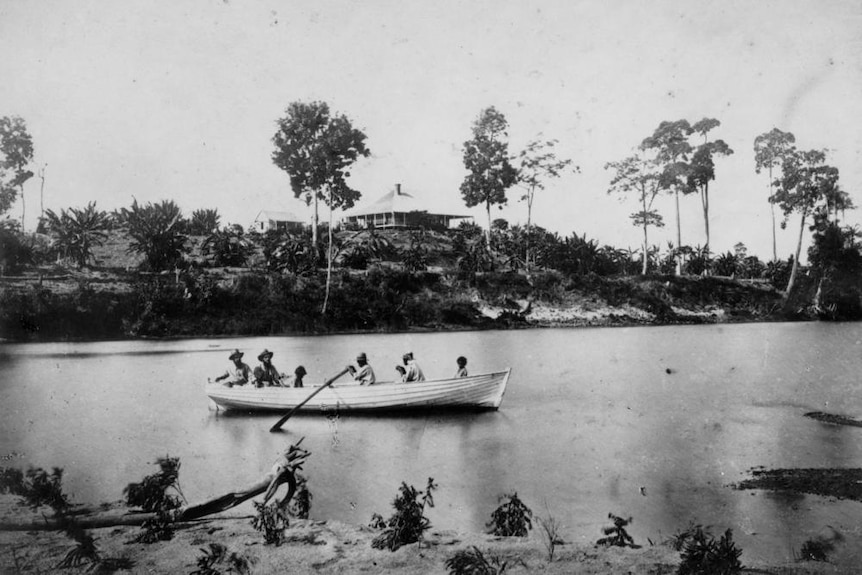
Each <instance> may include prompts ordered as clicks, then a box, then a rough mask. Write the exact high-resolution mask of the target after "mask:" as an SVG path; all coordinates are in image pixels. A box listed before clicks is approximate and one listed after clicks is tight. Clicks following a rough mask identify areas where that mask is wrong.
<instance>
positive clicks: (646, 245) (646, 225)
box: [641, 185, 649, 275]
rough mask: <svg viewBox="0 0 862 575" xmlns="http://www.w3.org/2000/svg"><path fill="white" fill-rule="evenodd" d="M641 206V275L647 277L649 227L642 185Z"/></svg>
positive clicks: (644, 192) (644, 191)
mask: <svg viewBox="0 0 862 575" xmlns="http://www.w3.org/2000/svg"><path fill="white" fill-rule="evenodd" d="M641 206H642V208H643V214H644V216H643V217H644V253H643V256H644V258H643V267H642V268H641V275H647V271H649V269H648V262H647V258H648V256H647V250H648V249H649V242H648V241H647V227H648V226H649V224H648V223H647V203H646V190H645V189H644V186H643V185H641Z"/></svg>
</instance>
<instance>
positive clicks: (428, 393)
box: [205, 368, 511, 412]
mask: <svg viewBox="0 0 862 575" xmlns="http://www.w3.org/2000/svg"><path fill="white" fill-rule="evenodd" d="M510 372H511V368H509V369H506V370H505V371H498V372H494V373H483V374H479V375H471V376H468V377H461V378H457V379H435V380H427V381H419V382H410V383H400V382H397V383H394V382H385V383H377V384H375V385H358V384H356V383H353V382H350V383H342V384H335V385H331V386H329V387H327V388H326V389H322V390H320V391H319V392H318V393H317V394H316V395H315V396H314V398H313V399H312V400H311V401H309V402H308V403H306V404H305V405H303V406H302V411H316V412H324V411H333V410H340V411H399V410H410V409H477V410H478V409H498V408H499V407H500V403H501V402H502V401H503V394H504V393H505V392H506V384H507V383H508V382H509V373H510ZM316 389H317V388H316V387H313V386H312V387H262V388H258V387H254V386H251V385H242V386H234V387H226V386H224V385H221V384H219V383H211V384H208V385H207V386H206V388H205V390H206V394H207V396H208V397H209V398H210V399H211V400H213V401H214V402H215V403H216V405H218V406H219V407H220V408H222V409H241V410H246V411H287V410H289V409H293V408H294V407H296V406H297V405H299V404H300V403H302V402H303V401H304V400H305V399H307V398H308V396H309V395H310V394H311V393H313V392H314V391H315V390H316Z"/></svg>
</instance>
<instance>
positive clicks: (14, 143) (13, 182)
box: [0, 116, 33, 222]
mask: <svg viewBox="0 0 862 575" xmlns="http://www.w3.org/2000/svg"><path fill="white" fill-rule="evenodd" d="M32 161H33V138H32V137H31V136H30V133H29V132H28V131H27V124H26V122H25V121H24V119H23V118H20V117H18V116H11V117H10V116H3V117H0V214H4V213H6V212H7V211H9V208H11V207H12V204H14V203H15V200H16V199H17V196H18V194H19V193H20V194H21V198H22V201H23V197H24V182H26V181H27V180H29V179H30V178H32V177H33V172H32V171H31V170H30V169H28V167H29V165H30V164H31V162H32ZM22 209H23V206H22ZM23 220H24V214H23V213H22V215H21V221H22V222H23Z"/></svg>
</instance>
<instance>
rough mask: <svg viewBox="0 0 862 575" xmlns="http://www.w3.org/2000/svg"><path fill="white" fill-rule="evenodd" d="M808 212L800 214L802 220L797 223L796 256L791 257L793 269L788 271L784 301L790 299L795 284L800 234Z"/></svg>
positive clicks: (800, 242) (803, 229) (800, 247)
mask: <svg viewBox="0 0 862 575" xmlns="http://www.w3.org/2000/svg"><path fill="white" fill-rule="evenodd" d="M807 215H808V211H807V210H806V211H803V212H802V220H801V221H800V222H799V239H798V240H797V242H796V255H795V256H794V257H793V268H791V270H790V279H789V280H788V282H787V289H785V290H784V299H787V298H788V297H790V290H792V289H793V284H794V283H795V282H796V272H797V270H799V253H800V252H801V251H802V234H803V232H805V217H806V216H807Z"/></svg>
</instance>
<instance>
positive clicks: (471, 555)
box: [446, 545, 507, 575]
mask: <svg viewBox="0 0 862 575" xmlns="http://www.w3.org/2000/svg"><path fill="white" fill-rule="evenodd" d="M506 566H507V562H506V561H501V560H500V558H499V557H496V556H494V555H492V556H491V560H490V561H489V560H488V559H486V558H485V554H484V553H482V552H481V551H480V550H479V548H478V547H476V546H475V545H474V546H473V547H471V548H470V549H464V550H461V551H458V552H457V553H455V554H454V555H453V556H452V557H450V558H449V559H447V560H446V568H447V569H448V570H449V575H501V574H502V573H503V572H504V571H505V570H506Z"/></svg>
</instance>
